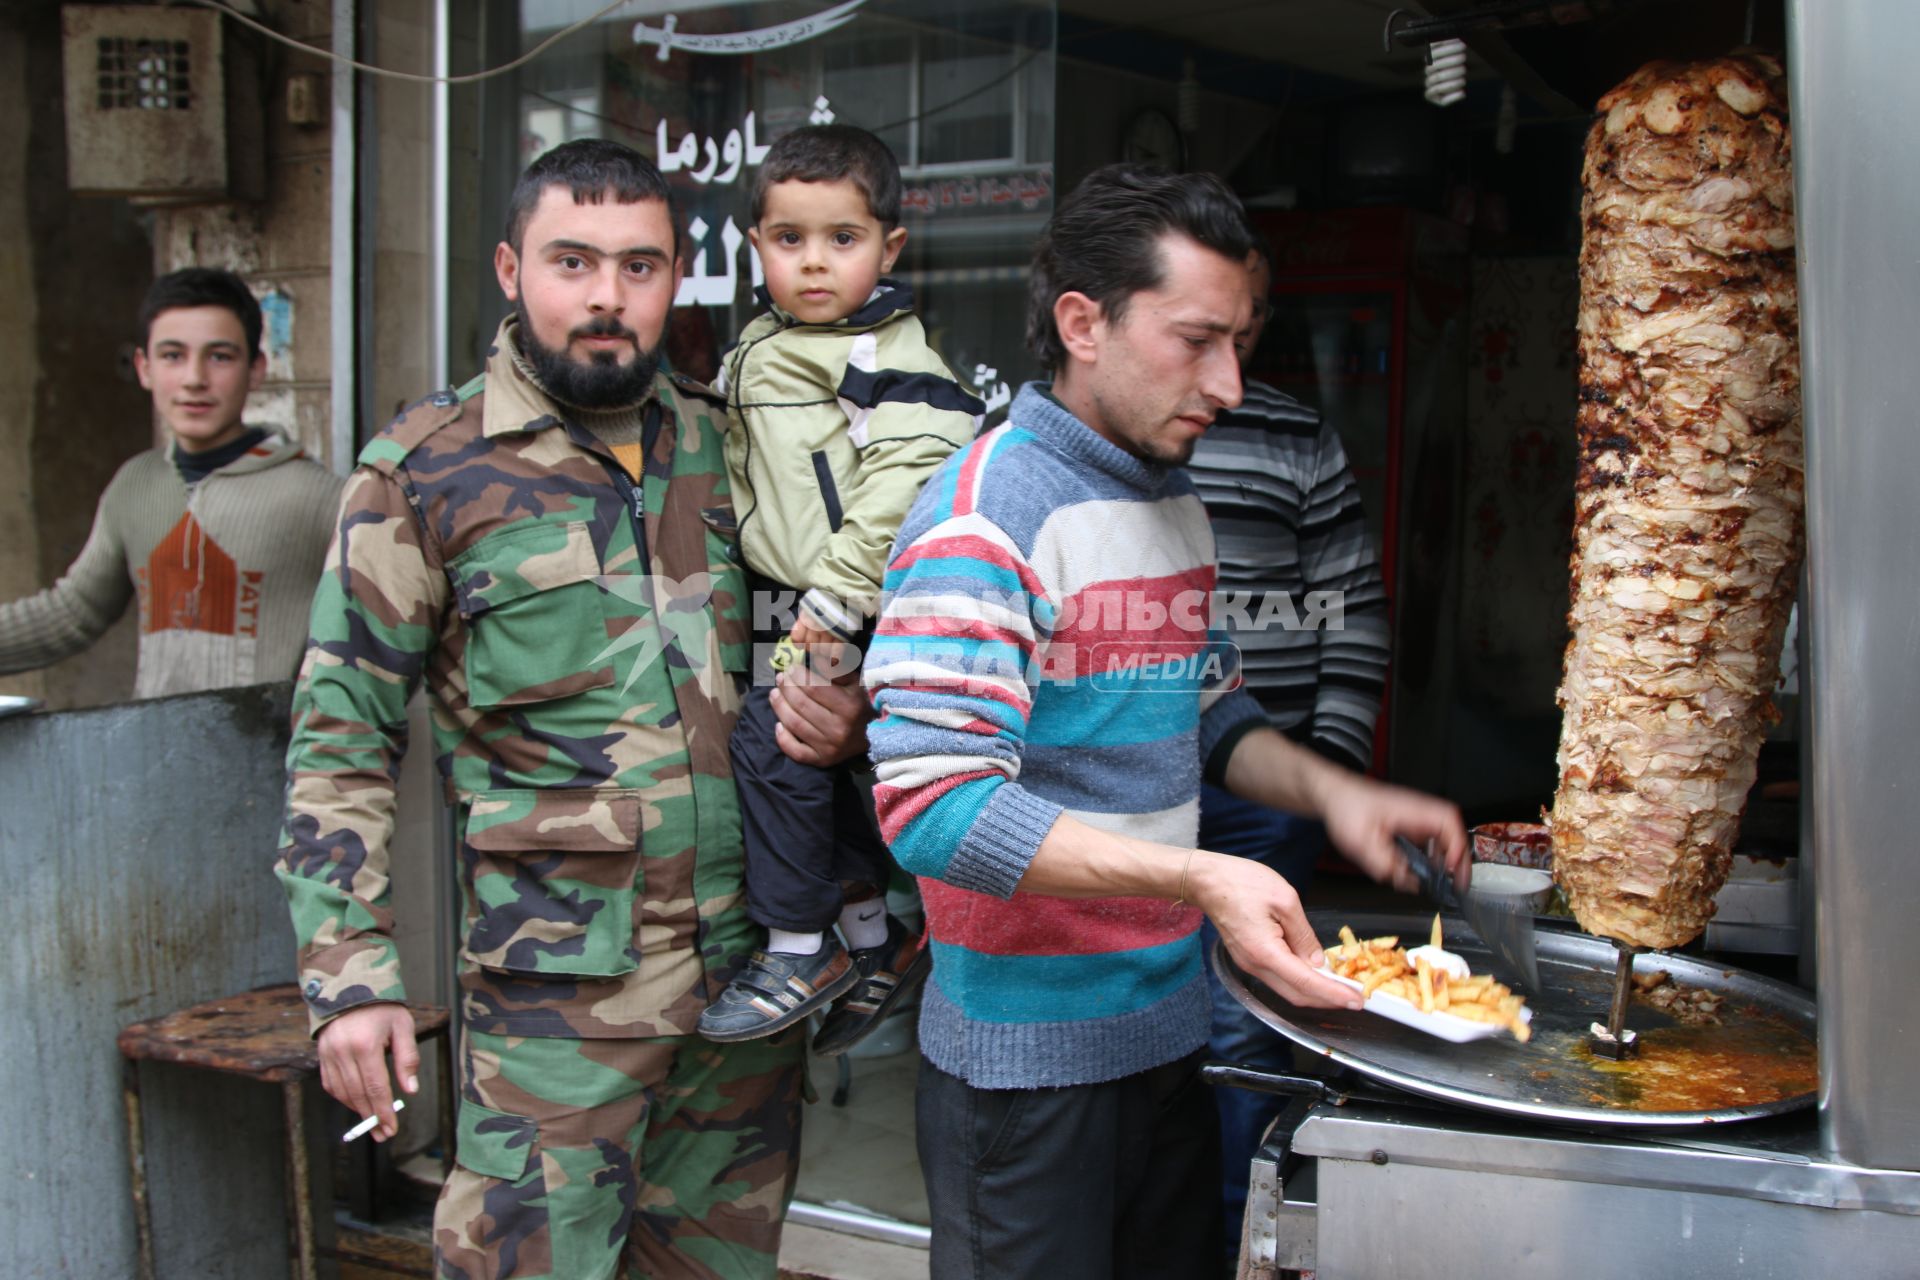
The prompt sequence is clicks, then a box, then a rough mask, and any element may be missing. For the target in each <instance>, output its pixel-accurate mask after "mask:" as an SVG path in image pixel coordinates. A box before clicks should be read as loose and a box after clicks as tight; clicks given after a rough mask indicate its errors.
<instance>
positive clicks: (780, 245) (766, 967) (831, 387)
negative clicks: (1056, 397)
mask: <svg viewBox="0 0 1920 1280" xmlns="http://www.w3.org/2000/svg"><path fill="white" fill-rule="evenodd" d="M753 221H754V225H753V227H752V229H750V230H749V231H748V233H747V234H748V236H749V238H751V240H752V241H753V245H754V247H755V248H756V249H757V250H758V251H759V253H760V261H761V265H762V266H763V267H764V269H765V271H766V285H765V287H764V289H763V290H761V291H760V294H759V296H760V300H761V302H762V303H763V304H765V305H766V306H767V311H766V313H765V314H763V315H761V316H759V317H757V318H755V319H754V320H753V322H752V323H750V324H749V325H748V326H747V328H746V331H745V332H744V333H742V334H741V335H740V340H739V342H738V344H737V345H736V346H735V347H734V348H733V350H732V351H731V352H730V353H729V354H728V355H727V356H726V358H725V359H724V360H723V361H722V369H721V377H720V379H719V381H718V382H717V383H716V389H718V390H720V391H722V392H723V393H724V394H725V395H726V398H727V417H728V422H729V431H728V437H727V469H728V475H729V477H730V478H731V480H732V483H733V493H734V507H735V510H737V511H738V512H739V513H740V549H741V553H742V555H743V557H744V558H745V560H746V564H747V568H748V569H749V570H750V571H751V572H752V574H753V575H754V579H755V581H754V591H755V597H756V601H757V602H758V603H757V604H756V607H755V610H754V615H755V616H754V628H755V636H754V638H755V640H756V641H757V642H759V643H756V645H755V672H754V675H755V679H754V682H753V687H752V688H751V689H750V690H749V691H748V693H747V699H746V706H745V707H744V709H743V710H742V711H741V714H740V723H739V726H738V727H737V728H736V729H735V730H734V734H733V744H732V754H733V772H734V778H735V781H736V782H737V783H738V784H739V787H740V813H741V818H742V821H743V825H744V828H745V835H746V848H747V913H748V915H750V916H751V917H752V918H753V920H754V921H755V922H756V923H757V924H759V925H761V926H763V927H764V928H765V929H766V930H767V944H766V946H765V948H764V949H762V950H761V951H759V952H756V953H755V955H754V956H753V958H752V959H751V960H750V961H749V963H748V965H747V967H746V968H745V969H743V970H742V971H741V972H740V973H739V974H738V975H737V976H736V977H735V978H734V980H733V983H732V985H731V986H730V987H729V988H728V989H727V990H726V992H724V993H723V994H722V995H721V997H720V999H719V1000H717V1001H715V1002H714V1004H713V1005H712V1007H710V1008H709V1009H708V1010H707V1012H706V1015H705V1016H704V1017H702V1018H701V1019H700V1032H701V1034H702V1035H705V1036H707V1037H709V1038H711V1039H714V1040H719V1041H723V1042H724V1041H735V1040H748V1039H754V1038H757V1037H760V1036H767V1035H773V1034H774V1033H776V1032H778V1031H780V1030H781V1029H782V1028H784V1027H788V1026H791V1025H793V1024H794V1023H796V1022H799V1021H800V1020H801V1019H803V1018H805V1017H806V1016H807V1015H808V1014H810V1013H812V1012H814V1011H815V1010H816V1009H821V1008H824V1007H826V1006H827V1005H828V1004H829V1003H830V1002H831V1001H833V1000H834V999H835V998H836V997H838V996H839V995H840V994H841V993H842V992H847V991H849V990H850V989H851V992H852V993H851V994H850V995H848V996H847V998H846V999H845V1000H844V1001H842V1002H841V1003H840V1004H839V1005H838V1006H837V1007H835V1008H834V1009H833V1010H832V1012H831V1013H829V1014H828V1016H827V1018H826V1020H825V1022H824V1023H823V1024H822V1025H821V1029H820V1033H819V1035H818V1036H816V1037H815V1040H814V1049H815V1051H816V1052H818V1053H821V1054H825V1055H833V1054H837V1053H842V1052H844V1051H845V1050H846V1049H848V1048H849V1047H851V1046H852V1045H853V1044H854V1043H855V1042H856V1041H858V1040H859V1039H860V1037H861V1036H863V1035H865V1034H866V1033H867V1032H868V1031H870V1030H872V1029H873V1027H874V1026H876V1025H877V1024H878V1022H879V1020H880V1019H881V1018H882V1017H884V1016H885V1015H886V1014H887V1012H888V1011H889V1010H890V1009H892V1008H893V1007H895V1006H896V1005H897V1004H898V1003H899V1001H900V1000H901V999H902V997H904V996H905V995H906V994H907V992H909V991H910V990H912V989H913V987H914V986H915V985H916V984H917V983H918V982H919V981H920V979H921V978H923V977H924V976H925V974H926V968H927V960H926V956H925V953H924V951H923V950H922V948H921V946H920V939H919V938H918V936H916V935H914V934H912V933H910V932H909V931H908V930H907V929H906V927H905V926H904V925H902V924H901V923H900V922H899V921H898V920H896V919H893V918H892V917H890V916H889V915H887V913H886V905H885V901H884V899H883V898H882V897H881V894H882V892H883V891H884V889H885V887H886V882H887V878H888V876H889V874H890V872H891V870H892V861H891V859H890V858H889V857H888V855H887V849H886V845H885V844H884V843H883V842H882V841H881V839H880V833H879V831H878V829H877V827H876V825H875V822H874V816H873V809H872V806H871V803H870V802H869V801H868V799H867V796H866V793H865V791H864V790H863V789H862V788H861V787H860V786H859V784H858V783H856V782H855V781H854V779H853V776H852V772H851V767H850V766H849V765H841V766H838V767H836V768H833V769H816V768H813V767H811V766H809V765H805V764H801V763H799V762H798V761H795V760H793V759H791V758H790V757H789V756H788V755H787V754H786V753H785V752H783V751H782V750H781V749H780V745H779V743H778V742H777V741H776V737H775V728H776V721H775V718H774V715H773V712H772V710H771V708H770V705H769V702H768V695H769V692H770V689H771V686H772V681H771V678H770V677H771V675H772V673H773V672H774V671H776V670H779V669H781V668H783V667H785V666H786V665H788V664H789V663H791V662H796V661H801V660H803V659H804V661H806V662H807V664H808V665H809V666H811V667H812V668H813V669H815V670H816V671H825V672H827V673H829V674H831V675H833V676H835V677H837V678H840V679H843V680H847V681H851V680H852V679H854V671H855V669H856V668H857V666H858V662H859V650H860V649H861V648H862V647H863V639H864V636H865V634H866V632H867V630H868V621H867V620H868V618H869V617H870V616H871V613H872V610H873V607H874V602H875V601H876V600H877V598H878V597H879V594H880V575H881V571H882V569H883V568H884V567H885V565H886V559H887V553H888V551H889V550H890V549H891V548H892V546H893V536H894V533H895V532H896V531H897V530H898V529H899V527H900V521H901V519H902V518H903V517H904V516H905V515H906V513H907V508H908V507H909V506H911V505H912V503H913V499H914V496H915V495H916V494H917V493H919V491H920V485H921V483H922V482H923V481H924V480H925V479H926V478H927V477H928V476H929V475H931V474H932V473H933V471H934V469H935V468H936V467H938V466H939V465H940V463H941V462H943V461H945V459H946V458H947V456H948V455H949V454H951V453H952V452H953V451H954V450H955V449H957V448H959V447H961V446H962V445H964V444H965V443H966V442H967V441H968V440H970V439H972V438H973V434H974V432H975V431H976V430H978V428H979V423H980V417H981V415H982V414H983V413H984V412H985V406H984V405H982V404H981V402H980V401H979V399H978V398H976V397H975V396H973V395H971V394H970V393H968V392H967V391H965V390H962V389H961V387H960V386H959V384H958V383H956V382H955V381H954V378H953V374H952V373H951V372H950V371H949V370H948V369H947V366H946V365H945V364H944V363H943V362H942V361H941V359H940V357H939V356H938V355H936V354H934V352H933V350H932V348H930V347H929V346H928V345H927V336H926V332H925V330H923V329H922V328H921V327H920V321H919V320H918V319H917V318H916V317H915V316H914V314H913V295H912V293H911V292H909V290H908V289H907V287H906V286H905V285H903V284H900V283H899V282H897V281H894V280H889V279H887V278H886V273H887V272H888V271H890V270H892V269H893V264H894V262H895V261H896V260H897V259H898V258H899V256H900V250H901V247H902V246H903V245H904V244H905V243H906V239H907V230H906V228H905V227H903V226H901V225H900V168H899V165H898V164H897V163H895V161H894V158H893V153H892V152H891V151H889V150H888V149H887V145H886V144H885V143H884V142H882V141H880V139H878V138H876V137H875V136H874V135H872V134H871V133H868V132H867V131H866V130H864V129H855V128H852V127H850V126H847V125H824V126H815V127H811V128H803V129H796V130H795V131H793V132H792V133H789V134H786V135H785V136H783V137H781V138H780V139H779V140H778V141H776V142H775V143H774V144H773V146H772V147H771V148H770V149H769V151H768V152H767V158H766V162H765V163H764V164H763V165H761V167H760V171H759V174H758V176H757V178H756V180H755V183H754V190H753ZM796 597H797V599H798V606H797V610H796V615H797V616H795V617H794V619H793V620H792V621H791V622H790V623H789V622H787V620H786V619H785V618H784V617H783V616H781V614H782V613H783V612H784V604H783V603H782V602H783V601H791V600H794V599H795V598H796ZM836 922H837V923H838V924H839V926H840V931H841V932H842V933H843V934H844V935H845V937H846V944H845V945H844V946H843V945H842V944H841V943H840V941H839V940H837V939H836V938H835V937H834V935H833V927H834V925H835V923H836Z"/></svg>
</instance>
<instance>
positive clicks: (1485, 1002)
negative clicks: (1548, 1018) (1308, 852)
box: [1327, 915, 1533, 1043]
mask: <svg viewBox="0 0 1920 1280" xmlns="http://www.w3.org/2000/svg"><path fill="white" fill-rule="evenodd" d="M1430 936H1431V938H1432V942H1431V944H1430V945H1432V946H1433V947H1435V948H1438V947H1440V945H1441V932H1440V917H1439V916H1437V915H1436V916H1435V917H1434V918H1433V930H1432V932H1431V935H1430ZM1327 967H1328V968H1330V969H1331V970H1333V972H1335V973H1337V974H1339V975H1340V976H1341V977H1343V978H1348V979H1351V980H1352V981H1354V982H1357V983H1359V984H1360V995H1361V999H1363V1000H1365V999H1368V998H1370V997H1371V996H1372V995H1373V994H1374V993H1375V992H1379V993H1380V994H1382V995H1389V996H1397V997H1399V998H1400V999H1402V1000H1405V1001H1407V1002H1408V1003H1409V1004H1411V1005H1413V1006H1414V1007H1415V1008H1417V1009H1419V1010H1420V1011H1421V1012H1422V1013H1450V1014H1452V1015H1453V1016H1454V1017H1456V1018H1465V1019H1466V1020H1467V1021H1469V1022H1484V1023H1489V1024H1492V1025H1494V1026H1501V1027H1505V1028H1506V1029H1507V1030H1508V1031H1510V1032H1512V1033H1513V1038H1514V1039H1515V1040H1519V1041H1521V1042H1522V1043H1524V1042H1525V1041H1527V1040H1528V1039H1530V1038H1532V1035H1533V1031H1532V1029H1531V1028H1530V1027H1529V1026H1528V1025H1527V1022H1526V1020H1525V1019H1524V1018H1522V1017H1521V1016H1520V1011H1521V1009H1523V1008H1525V1007H1526V1001H1525V1000H1523V999H1522V998H1521V997H1519V996H1517V995H1515V994H1514V993H1513V992H1512V991H1510V990H1508V989H1507V987H1506V986H1505V985H1503V984H1501V983H1499V982H1496V981H1494V979H1493V978H1492V976H1491V975H1488V974H1483V973H1482V974H1473V975H1471V976H1469V977H1465V978H1456V977H1454V976H1453V975H1452V974H1450V973H1448V972H1447V970H1445V969H1442V968H1438V967H1436V966H1434V965H1431V964H1429V963H1428V962H1427V958H1426V957H1425V956H1421V957H1420V958H1419V959H1418V960H1416V961H1409V960H1408V959H1407V953H1406V952H1405V951H1404V950H1402V949H1401V946H1400V939H1399V938H1398V937H1397V936H1393V935H1388V936H1386V937H1379V938H1366V939H1362V938H1360V937H1358V936H1356V935H1355V934H1354V932H1353V930H1352V929H1351V928H1349V927H1348V926H1346V925H1341V926H1340V945H1339V946H1337V947H1328V948H1327Z"/></svg>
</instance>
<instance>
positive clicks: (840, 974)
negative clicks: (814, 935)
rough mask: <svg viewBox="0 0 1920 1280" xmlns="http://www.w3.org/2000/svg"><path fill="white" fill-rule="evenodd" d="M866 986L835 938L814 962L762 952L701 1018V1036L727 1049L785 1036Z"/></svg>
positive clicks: (824, 945) (824, 941)
mask: <svg viewBox="0 0 1920 1280" xmlns="http://www.w3.org/2000/svg"><path fill="white" fill-rule="evenodd" d="M859 980H860V971H859V970H858V969H857V968H855V967H854V963H853V959H852V957H850V956H849V955H848V954H847V949H846V948H845V947H843V946H841V945H840V940H839V939H838V938H836V937H834V936H833V935H832V934H831V933H829V934H827V935H826V936H825V937H824V938H822V939H821V941H820V949H819V950H818V951H816V952H814V953H813V954H812V955H810V956H796V955H790V954H788V953H786V952H782V951H756V952H754V953H753V957H752V959H750V960H748V961H747V967H746V968H744V969H742V970H741V971H740V972H739V973H737V974H735V975H734V976H733V981H732V982H730V983H728V984H727V989H726V990H725V991H722V992H721V993H720V998H719V999H718V1000H715V1001H714V1002H713V1003H712V1004H710V1005H708V1006H707V1011H706V1012H705V1013H703V1014H701V1015H700V1034H701V1035H703V1036H705V1037H706V1038H707V1039H709V1040H717V1041H720V1042H721V1043H723V1044H726V1043H732V1042H733V1041H735V1040H758V1039H759V1038H760V1037H762V1036H770V1035H772V1034H774V1033H775V1032H776V1031H783V1030H785V1029H786V1028H788V1027H790V1026H792V1025H793V1024H794V1023H796V1022H799V1021H800V1020H801V1019H803V1018H805V1017H806V1016H807V1015H808V1014H810V1013H812V1012H813V1011H814V1010H815V1009H824V1008H825V1007H826V1006H827V1005H828V1004H829V1003H830V1002H831V1001H832V1000H833V998H834V997H835V996H837V995H839V994H840V993H841V992H843V991H845V990H846V989H847V988H848V987H851V986H852V985H853V984H854V983H856V982H858V981H859Z"/></svg>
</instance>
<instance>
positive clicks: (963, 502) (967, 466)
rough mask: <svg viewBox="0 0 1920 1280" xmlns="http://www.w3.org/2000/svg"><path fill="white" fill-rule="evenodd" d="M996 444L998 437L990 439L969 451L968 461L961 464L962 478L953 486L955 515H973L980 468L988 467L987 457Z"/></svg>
mask: <svg viewBox="0 0 1920 1280" xmlns="http://www.w3.org/2000/svg"><path fill="white" fill-rule="evenodd" d="M994 443H997V437H990V438H988V439H983V440H981V441H980V442H979V443H978V444H976V445H974V446H973V448H971V449H969V450H967V460H966V461H965V462H963V463H961V464H960V477H959V479H958V480H956V481H955V482H954V486H953V514H955V515H957V516H970V515H972V514H973V491H974V487H975V484H976V483H977V481H978V479H979V476H980V468H981V467H983V466H985V465H986V462H987V455H988V454H990V453H992V452H993V446H994Z"/></svg>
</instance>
